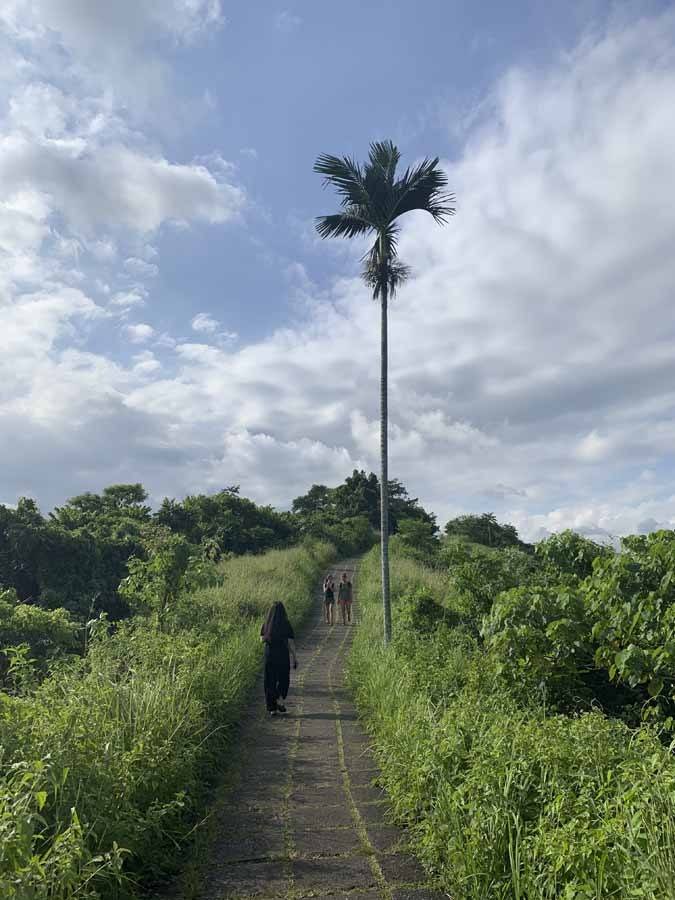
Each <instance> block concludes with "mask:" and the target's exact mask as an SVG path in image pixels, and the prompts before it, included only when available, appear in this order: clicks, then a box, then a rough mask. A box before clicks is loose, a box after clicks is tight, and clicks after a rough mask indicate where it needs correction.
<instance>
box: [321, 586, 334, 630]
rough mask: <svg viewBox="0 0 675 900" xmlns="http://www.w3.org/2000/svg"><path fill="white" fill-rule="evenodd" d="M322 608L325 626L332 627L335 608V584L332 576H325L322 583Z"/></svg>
mask: <svg viewBox="0 0 675 900" xmlns="http://www.w3.org/2000/svg"><path fill="white" fill-rule="evenodd" d="M323 608H324V612H325V613H326V625H332V624H333V610H334V608H335V582H334V581H333V576H332V575H326V578H325V579H324V582H323Z"/></svg>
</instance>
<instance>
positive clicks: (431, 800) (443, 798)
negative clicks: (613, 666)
mask: <svg viewBox="0 0 675 900" xmlns="http://www.w3.org/2000/svg"><path fill="white" fill-rule="evenodd" d="M391 574H392V597H393V598H395V602H394V625H395V634H396V633H397V637H395V640H394V642H393V644H392V645H391V646H390V647H389V648H387V649H386V650H385V649H384V648H383V647H382V645H381V641H380V637H379V636H380V633H381V612H380V601H379V585H378V569H377V558H376V555H375V554H373V555H372V557H370V558H368V559H366V560H365V562H364V564H363V565H362V567H361V569H360V575H359V600H360V606H361V617H362V621H361V627H360V629H359V631H358V632H357V634H356V638H355V641H354V644H353V650H352V655H351V659H350V664H349V665H350V670H349V678H350V683H351V686H352V689H353V691H354V693H355V696H356V700H357V703H358V706H359V709H360V711H361V713H362V714H363V715H364V717H365V720H366V722H367V724H368V726H369V728H370V730H371V732H372V735H373V742H374V746H375V748H376V750H377V752H378V755H379V758H380V762H381V766H382V773H383V774H382V779H383V783H384V786H385V787H386V789H387V791H388V793H389V796H390V798H391V803H392V807H393V811H394V814H395V815H396V817H397V819H398V820H399V821H400V822H402V823H404V824H406V825H407V826H408V827H409V829H410V835H411V838H412V840H413V843H414V846H415V848H416V850H417V852H418V854H419V856H420V857H421V859H422V861H423V862H424V863H425V864H426V865H427V867H428V868H429V870H430V871H431V872H433V873H434V874H435V875H436V876H437V878H438V880H439V883H440V885H441V886H442V887H443V888H444V889H445V890H446V891H447V892H448V893H449V894H450V895H451V896H452V897H453V898H456V900H488V898H490V900H500V898H502V900H507V898H508V900H515V898H518V900H523V898H527V900H535V898H536V900H554V898H555V900H558V898H569V900H571V898H575V900H577V898H587V900H591V898H593V900H596V898H598V900H599V898H610V897H611V898H637V897H640V898H649V900H672V898H675V888H674V885H675V762H674V760H673V757H672V753H671V752H670V751H669V750H668V749H667V748H664V747H663V746H662V744H661V743H660V742H659V740H658V738H657V736H656V735H655V734H654V733H653V732H652V731H650V730H649V729H648V728H640V729H637V730H633V731H631V730H630V729H629V728H627V727H626V725H624V724H623V723H622V722H620V721H618V720H615V719H612V718H609V717H607V716H605V715H603V714H601V713H600V712H592V713H588V714H584V715H580V716H575V717H568V716H562V715H555V716H549V715H547V713H546V710H545V709H544V708H543V707H542V706H541V705H539V703H538V702H537V698H532V703H531V704H529V705H524V704H523V703H522V701H520V700H519V699H517V698H516V697H515V696H513V695H511V694H510V693H509V691H508V690H506V689H505V687H504V682H503V680H502V679H500V678H499V677H498V676H497V675H496V673H495V671H494V667H493V666H492V664H491V661H490V658H489V655H488V654H486V653H485V652H484V650H483V648H482V647H481V645H480V644H479V642H478V640H477V639H476V637H475V636H474V635H475V633H476V631H475V629H471V628H465V627H463V625H462V624H461V614H462V610H461V608H460V606H461V604H460V602H459V601H458V600H457V598H456V597H455V596H454V595H453V592H452V588H451V587H450V581H449V578H448V576H447V574H446V576H445V577H444V576H443V575H442V573H438V572H436V571H433V572H432V571H430V570H427V569H424V568H423V567H420V566H418V565H417V564H416V563H414V562H412V561H411V560H409V559H404V558H401V556H400V554H399V553H397V552H396V551H395V552H394V554H393V556H392V567H391ZM420 588H423V589H424V590H425V591H426V593H427V594H429V593H431V594H432V595H433V597H435V599H436V600H437V601H439V602H442V603H443V604H444V605H445V606H446V607H450V608H453V607H454V608H455V612H456V613H457V616H456V618H455V619H451V621H455V622H457V621H460V624H459V625H455V627H448V626H443V627H441V628H438V629H436V630H435V631H433V632H431V633H428V634H416V633H415V632H414V631H413V630H412V629H411V628H410V627H409V625H408V621H409V620H408V619H406V615H405V609H406V606H409V604H410V598H407V599H406V594H408V593H409V592H410V591H411V590H413V591H415V590H417V591H419V589H420Z"/></svg>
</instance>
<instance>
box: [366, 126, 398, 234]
mask: <svg viewBox="0 0 675 900" xmlns="http://www.w3.org/2000/svg"><path fill="white" fill-rule="evenodd" d="M400 158H401V154H400V153H399V151H398V149H397V148H396V147H395V146H394V144H393V143H392V141H380V142H376V143H373V144H371V145H370V153H369V157H368V162H367V163H366V165H365V168H364V177H363V183H364V187H365V189H366V190H367V192H368V196H369V197H370V207H371V211H372V215H373V218H374V219H376V220H377V223H378V226H379V227H380V228H383V227H386V224H387V222H388V221H389V220H390V215H389V212H390V209H391V204H392V187H393V184H394V175H395V174H396V166H397V164H398V162H399V160H400Z"/></svg>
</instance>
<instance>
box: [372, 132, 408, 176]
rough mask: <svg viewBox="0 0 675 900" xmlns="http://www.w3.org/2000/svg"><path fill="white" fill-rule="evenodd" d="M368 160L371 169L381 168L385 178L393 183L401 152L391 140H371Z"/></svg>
mask: <svg viewBox="0 0 675 900" xmlns="http://www.w3.org/2000/svg"><path fill="white" fill-rule="evenodd" d="M368 161H369V163H370V166H371V167H372V168H373V169H381V170H382V172H383V173H384V177H385V180H386V181H387V182H388V183H389V184H390V185H391V184H393V183H394V175H395V174H396V166H397V165H398V164H399V162H400V161H401V153H400V151H399V149H398V147H397V146H396V145H395V144H394V142H393V141H373V143H372V144H371V145H370V152H369V153H368Z"/></svg>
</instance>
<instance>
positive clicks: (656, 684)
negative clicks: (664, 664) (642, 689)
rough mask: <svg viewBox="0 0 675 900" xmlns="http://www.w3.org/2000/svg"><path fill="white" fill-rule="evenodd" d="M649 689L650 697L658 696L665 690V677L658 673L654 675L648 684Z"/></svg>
mask: <svg viewBox="0 0 675 900" xmlns="http://www.w3.org/2000/svg"><path fill="white" fill-rule="evenodd" d="M647 690H648V691H649V696H650V697H658V696H659V694H660V693H661V691H662V690H663V678H660V677H659V676H658V675H656V676H654V677H653V678H652V680H651V681H650V682H649V684H648V685H647Z"/></svg>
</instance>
